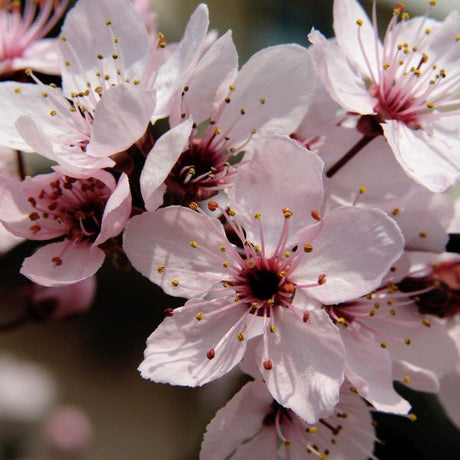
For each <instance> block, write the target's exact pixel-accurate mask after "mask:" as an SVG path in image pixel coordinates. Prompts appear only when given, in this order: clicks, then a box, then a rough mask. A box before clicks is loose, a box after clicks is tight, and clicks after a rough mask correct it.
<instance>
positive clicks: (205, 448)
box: [200, 380, 273, 460]
mask: <svg viewBox="0 0 460 460" xmlns="http://www.w3.org/2000/svg"><path fill="white" fill-rule="evenodd" d="M272 408H273V398H272V397H271V396H270V394H269V393H268V391H267V389H266V388H265V386H264V384H263V383H262V382H261V381H260V380H256V381H255V382H249V383H247V384H246V385H245V386H244V387H243V388H242V389H241V390H240V391H239V392H238V393H237V394H236V395H235V396H234V397H233V398H232V399H231V400H230V401H229V402H228V403H227V404H226V405H225V406H224V407H223V408H222V409H220V410H219V411H218V412H217V414H216V416H215V417H214V418H213V419H212V421H211V422H210V423H209V425H208V426H207V427H206V433H205V434H204V436H203V442H202V444H201V451H200V458H201V459H202V460H221V459H222V458H226V457H227V456H228V455H230V454H231V453H232V452H233V451H234V450H235V449H236V448H238V447H239V446H240V445H242V444H243V443H244V442H245V441H246V440H248V439H251V438H252V437H253V436H254V435H256V434H257V432H258V431H259V430H260V428H261V427H262V426H263V421H264V418H265V416H266V415H267V414H269V413H270V412H271V410H272ZM257 455H260V452H257Z"/></svg>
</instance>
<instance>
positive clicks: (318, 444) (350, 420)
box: [200, 380, 375, 460]
mask: <svg viewBox="0 0 460 460" xmlns="http://www.w3.org/2000/svg"><path fill="white" fill-rule="evenodd" d="M374 441H375V434H374V427H373V424H372V418H371V414H370V411H369V407H367V406H366V404H365V403H364V402H363V401H362V400H361V398H360V397H359V396H357V395H356V394H354V393H352V392H351V391H350V390H349V385H348V386H347V385H345V384H344V386H343V387H342V389H341V392H340V402H339V404H338V405H337V406H336V407H335V408H334V413H333V414H332V415H329V416H328V417H324V418H321V419H319V421H318V423H317V424H315V425H311V424H309V423H307V422H305V421H304V420H302V419H301V418H299V417H298V416H297V415H296V414H295V413H294V412H292V411H291V410H289V409H285V408H284V407H282V406H280V405H279V404H278V403H277V402H276V401H274V400H273V398H272V397H271V395H270V393H269V392H268V391H267V389H266V387H265V385H264V384H263V383H262V381H261V380H256V381H254V382H249V383H247V384H246V385H245V386H244V387H243V388H242V389H241V390H240V391H239V392H238V393H237V394H236V395H235V396H234V397H233V399H231V400H230V401H229V402H228V403H227V404H226V406H225V407H223V408H222V409H220V410H219V411H218V412H217V414H216V416H215V418H214V419H213V420H212V421H211V423H210V424H209V425H208V426H207V428H206V433H205V435H204V438H203V443H202V445H201V452H200V458H201V459H202V460H221V459H223V458H231V459H232V460H236V459H241V460H245V459H248V458H267V459H268V458H270V459H271V458H273V459H274V458H279V459H292V460H294V459H295V460H297V459H299V460H300V459H303V458H306V457H307V454H314V455H315V457H312V458H316V457H318V458H328V459H331V460H359V459H362V460H364V459H367V458H369V457H372V452H373V446H374Z"/></svg>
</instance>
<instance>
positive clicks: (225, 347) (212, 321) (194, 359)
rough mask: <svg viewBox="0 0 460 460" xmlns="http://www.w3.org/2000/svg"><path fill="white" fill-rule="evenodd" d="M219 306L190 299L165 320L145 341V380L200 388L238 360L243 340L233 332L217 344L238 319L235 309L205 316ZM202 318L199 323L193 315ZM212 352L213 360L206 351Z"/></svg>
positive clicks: (142, 370) (238, 312) (142, 367)
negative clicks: (199, 315) (213, 353)
mask: <svg viewBox="0 0 460 460" xmlns="http://www.w3.org/2000/svg"><path fill="white" fill-rule="evenodd" d="M218 307H219V302H211V301H210V302H207V303H205V304H204V303H203V302H202V301H198V302H196V301H194V300H190V301H189V302H187V303H186V304H185V305H184V306H183V307H180V308H177V309H175V310H174V312H173V316H171V317H166V318H165V319H164V321H163V322H162V323H161V324H160V326H158V328H157V329H156V330H155V331H154V332H153V333H152V334H151V335H150V337H149V338H148V339H147V348H146V350H145V352H144V360H143V361H142V363H141V365H140V366H139V371H140V373H141V375H142V377H144V378H145V379H150V380H153V381H155V382H160V383H170V384H172V385H186V386H201V385H203V384H205V383H207V382H209V381H211V380H214V379H217V378H219V377H221V376H222V375H224V374H225V373H227V372H228V371H229V370H230V369H232V368H233V367H234V366H235V365H236V364H238V362H240V361H241V359H242V357H243V354H244V351H245V349H246V341H245V340H243V341H239V340H238V339H237V338H236V333H235V334H231V335H230V336H229V337H227V338H226V339H224V340H223V342H222V344H221V346H219V347H218V348H217V349H216V345H217V344H218V343H219V341H220V340H221V339H222V338H223V337H224V336H225V334H226V333H227V332H228V331H229V330H230V329H231V328H232V326H233V325H234V324H235V323H236V322H237V321H238V319H239V318H240V317H241V315H242V312H241V310H239V309H238V308H231V309H230V310H226V311H224V312H221V313H219V314H216V315H211V314H209V315H207V313H211V312H212V311H213V310H215V309H216V308H218ZM198 313H201V314H202V315H203V318H202V319H201V320H200V321H198V320H197V319H196V315H197V314H198ZM211 349H215V356H214V358H213V359H208V357H207V353H208V351H209V350H211Z"/></svg>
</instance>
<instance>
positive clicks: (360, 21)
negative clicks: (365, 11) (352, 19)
mask: <svg viewBox="0 0 460 460" xmlns="http://www.w3.org/2000/svg"><path fill="white" fill-rule="evenodd" d="M356 24H358V26H362V25H363V24H364V22H363V20H362V19H357V20H356Z"/></svg>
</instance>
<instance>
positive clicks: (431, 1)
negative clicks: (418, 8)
mask: <svg viewBox="0 0 460 460" xmlns="http://www.w3.org/2000/svg"><path fill="white" fill-rule="evenodd" d="M428 3H429V4H430V5H432V6H434V5H436V0H430V1H429V2H428Z"/></svg>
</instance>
